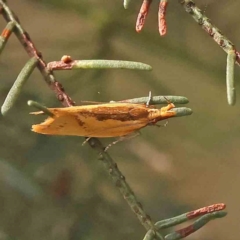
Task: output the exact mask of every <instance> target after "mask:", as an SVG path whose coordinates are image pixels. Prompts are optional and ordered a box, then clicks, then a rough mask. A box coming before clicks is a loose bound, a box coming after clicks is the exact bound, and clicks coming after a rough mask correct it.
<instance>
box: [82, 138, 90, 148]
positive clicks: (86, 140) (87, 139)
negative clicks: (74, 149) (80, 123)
mask: <svg viewBox="0 0 240 240" xmlns="http://www.w3.org/2000/svg"><path fill="white" fill-rule="evenodd" d="M91 138H92V137H87V138H86V139H85V141H84V142H83V143H82V146H84V145H85V144H86V143H87V142H88V141H89V140H90V139H91Z"/></svg>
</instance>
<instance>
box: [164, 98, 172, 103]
mask: <svg viewBox="0 0 240 240" xmlns="http://www.w3.org/2000/svg"><path fill="white" fill-rule="evenodd" d="M164 98H165V100H166V101H167V103H168V104H171V103H172V102H171V101H170V100H169V99H167V98H166V97H164Z"/></svg>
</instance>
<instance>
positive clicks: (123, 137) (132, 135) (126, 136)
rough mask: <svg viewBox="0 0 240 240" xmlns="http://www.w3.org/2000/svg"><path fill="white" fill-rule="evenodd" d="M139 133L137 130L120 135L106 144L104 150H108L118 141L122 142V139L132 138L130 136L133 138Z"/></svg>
mask: <svg viewBox="0 0 240 240" xmlns="http://www.w3.org/2000/svg"><path fill="white" fill-rule="evenodd" d="M139 135H140V132H138V131H137V132H133V133H130V134H128V135H125V136H122V137H120V138H118V139H117V140H116V141H114V142H112V143H110V144H108V145H107V146H106V147H105V149H104V152H107V150H108V149H109V148H110V147H111V146H113V145H115V144H117V143H119V142H122V141H124V140H129V139H132V138H135V137H137V136H139Z"/></svg>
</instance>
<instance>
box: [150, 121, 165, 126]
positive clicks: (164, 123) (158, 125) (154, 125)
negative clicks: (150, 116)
mask: <svg viewBox="0 0 240 240" xmlns="http://www.w3.org/2000/svg"><path fill="white" fill-rule="evenodd" d="M167 125H168V121H166V122H165V123H164V124H153V126H156V127H166V126H167Z"/></svg>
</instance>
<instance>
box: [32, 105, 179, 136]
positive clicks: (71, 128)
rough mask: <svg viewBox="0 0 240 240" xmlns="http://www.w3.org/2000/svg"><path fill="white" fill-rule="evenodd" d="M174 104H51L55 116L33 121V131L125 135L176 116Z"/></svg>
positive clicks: (56, 133)
mask: <svg viewBox="0 0 240 240" xmlns="http://www.w3.org/2000/svg"><path fill="white" fill-rule="evenodd" d="M173 107H174V105H173V104H172V103H171V104H168V106H167V107H163V108H161V109H155V108H152V107H147V106H146V105H144V104H129V103H111V104H109V103H108V104H98V105H86V106H76V107H68V108H49V109H48V110H49V111H50V112H52V113H53V114H54V116H53V117H48V118H47V119H46V120H45V121H44V122H43V123H41V124H37V125H33V126H32V131H34V132H37V133H41V134H49V135H75V136H85V137H117V136H125V135H128V134H130V133H132V132H135V131H137V130H139V129H141V128H143V127H145V126H147V125H148V124H154V123H156V122H157V121H160V120H163V119H166V118H168V117H171V116H173V115H174V112H171V111H169V110H170V109H172V108H173ZM41 113H42V112H41ZM41 113H39V112H37V113H33V114H41Z"/></svg>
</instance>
